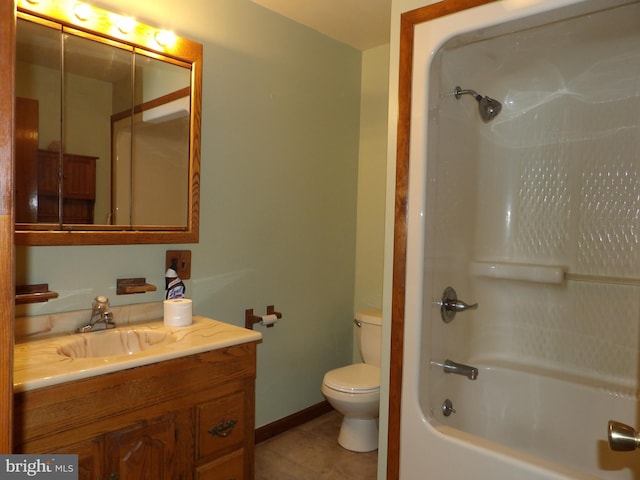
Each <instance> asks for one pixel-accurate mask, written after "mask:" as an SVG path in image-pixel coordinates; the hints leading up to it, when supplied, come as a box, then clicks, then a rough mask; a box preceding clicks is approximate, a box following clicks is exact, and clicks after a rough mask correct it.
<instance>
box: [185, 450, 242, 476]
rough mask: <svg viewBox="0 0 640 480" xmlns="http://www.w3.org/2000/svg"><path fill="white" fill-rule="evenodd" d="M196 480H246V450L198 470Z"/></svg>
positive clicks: (226, 456)
mask: <svg viewBox="0 0 640 480" xmlns="http://www.w3.org/2000/svg"><path fill="white" fill-rule="evenodd" d="M196 480H244V450H242V449H240V450H236V451H235V452H232V453H230V454H228V455H225V456H224V457H220V458H218V459H217V460H214V461H213V462H209V463H207V464H205V465H201V466H200V467H198V468H196Z"/></svg>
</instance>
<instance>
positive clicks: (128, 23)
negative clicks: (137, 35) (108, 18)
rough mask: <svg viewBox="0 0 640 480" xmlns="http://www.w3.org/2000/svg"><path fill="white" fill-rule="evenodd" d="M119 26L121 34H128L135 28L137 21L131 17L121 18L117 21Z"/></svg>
mask: <svg viewBox="0 0 640 480" xmlns="http://www.w3.org/2000/svg"><path fill="white" fill-rule="evenodd" d="M117 25H118V30H120V32H121V33H124V34H127V33H129V32H131V31H132V30H133V29H134V28H135V26H136V21H135V20H134V19H133V18H131V17H120V18H118V20H117Z"/></svg>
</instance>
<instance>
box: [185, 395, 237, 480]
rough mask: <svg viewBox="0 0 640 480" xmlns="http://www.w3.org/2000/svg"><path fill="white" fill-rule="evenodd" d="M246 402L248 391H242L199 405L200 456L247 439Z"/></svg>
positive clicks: (213, 453)
mask: <svg viewBox="0 0 640 480" xmlns="http://www.w3.org/2000/svg"><path fill="white" fill-rule="evenodd" d="M245 404H246V398H245V393H244V392H241V391H240V392H235V393H232V394H230V395H227V396H224V397H221V398H218V399H215V400H212V401H211V402H207V403H203V404H201V405H198V406H197V407H196V412H197V416H196V418H197V422H198V423H197V425H198V442H197V452H196V454H197V458H198V460H200V459H202V458H205V457H209V456H211V455H215V454H218V453H221V452H223V451H224V450H227V449H231V448H234V447H237V446H239V445H240V444H242V443H243V442H244V431H245V428H246V425H245V422H246V419H245V414H244V412H245ZM207 478H208V477H207Z"/></svg>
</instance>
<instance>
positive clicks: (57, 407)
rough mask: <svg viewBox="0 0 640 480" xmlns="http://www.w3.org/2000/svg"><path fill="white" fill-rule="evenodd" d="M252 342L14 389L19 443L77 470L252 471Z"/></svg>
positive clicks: (159, 479) (178, 474) (216, 478)
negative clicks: (71, 459)
mask: <svg viewBox="0 0 640 480" xmlns="http://www.w3.org/2000/svg"><path fill="white" fill-rule="evenodd" d="M255 352H256V346H255V343H247V344H242V345H237V346H233V347H228V348H224V349H220V350H214V351H211V352H206V353H202V354H197V355H192V356H189V357H184V358H179V359H175V360H169V361H166V362H161V363H158V364H154V365H148V366H143V367H137V368H133V369H129V370H124V371H121V372H116V373H111V374H106V375H101V376H99V377H94V378H90V379H85V380H79V381H77V382H71V383H67V384H61V385H57V386H52V387H47V388H42V389H38V390H32V391H27V392H23V393H18V394H16V395H15V399H14V400H15V414H14V420H15V422H16V425H15V427H14V431H15V433H16V439H15V441H14V444H15V446H16V451H17V452H21V453H73V454H78V463H79V479H81V480H84V479H87V480H89V479H91V480H95V479H98V478H100V479H103V480H107V479H118V480H143V479H149V480H151V479H153V480H163V479H166V480H176V479H180V480H231V479H235V480H242V479H244V480H251V479H253V476H254V467H253V462H254V459H253V457H254V429H255V414H254V409H255V364H256V360H255V354H256V353H255Z"/></svg>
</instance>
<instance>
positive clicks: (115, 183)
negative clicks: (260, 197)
mask: <svg viewBox="0 0 640 480" xmlns="http://www.w3.org/2000/svg"><path fill="white" fill-rule="evenodd" d="M51 5H55V7H51V10H47V8H49V7H46V6H41V4H39V3H33V2H27V1H26V0H18V16H19V18H18V24H17V28H16V96H17V98H16V154H15V198H16V201H15V205H16V223H17V225H16V227H17V228H16V243H18V244H27V245H29V244H31V245H60V244H100V243H110V244H112V243H180V242H193V241H197V238H198V216H197V211H198V194H199V183H198V182H199V155H200V148H199V142H200V108H201V106H200V101H201V100H200V99H201V94H200V88H201V59H202V46H201V45H200V44H197V43H195V42H191V41H189V40H186V39H183V38H181V37H177V36H172V37H171V40H172V42H171V43H170V44H166V46H164V45H165V44H161V43H159V42H158V40H157V39H158V38H160V34H161V33H162V32H161V31H159V30H155V29H153V28H152V27H147V26H145V25H142V24H137V23H135V22H134V24H133V26H132V27H131V30H130V32H131V33H130V34H129V33H128V32H125V31H124V30H119V31H116V29H114V28H112V27H111V26H109V25H110V22H111V19H115V18H118V17H117V16H114V15H112V14H110V13H109V12H106V11H104V10H100V9H95V8H94V9H91V10H90V11H91V15H90V17H91V16H92V19H91V18H90V20H89V21H88V22H87V23H86V24H83V22H84V21H85V20H84V19H80V18H76V17H74V15H73V13H72V12H73V11H74V10H73V8H72V7H73V5H75V3H74V2H72V1H70V0H57V2H55V3H52V4H51ZM34 9H35V10H38V9H40V10H42V12H39V11H34ZM70 12H71V13H70ZM54 19H57V20H58V21H59V23H57V22H56V21H54ZM94 20H95V21H94ZM97 29H103V30H102V31H100V30H97ZM139 42H141V44H140V43H139ZM140 46H142V47H143V48H140ZM56 231H58V232H76V233H78V234H79V233H82V234H83V235H73V236H69V235H62V236H61V235H55V232H56ZM100 231H103V232H108V234H109V236H105V235H107V234H101V233H99V232H100Z"/></svg>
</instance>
